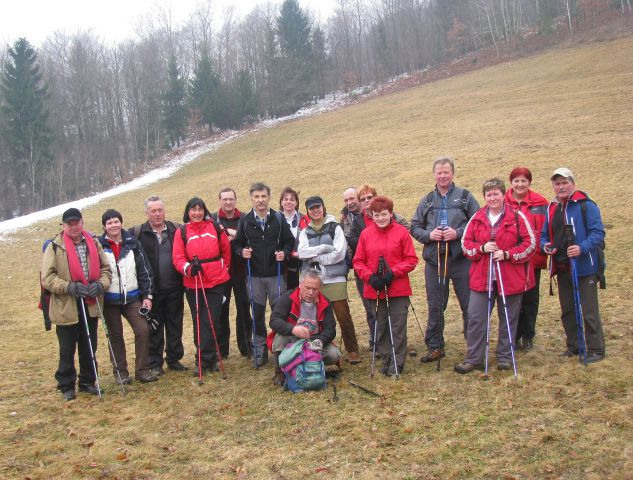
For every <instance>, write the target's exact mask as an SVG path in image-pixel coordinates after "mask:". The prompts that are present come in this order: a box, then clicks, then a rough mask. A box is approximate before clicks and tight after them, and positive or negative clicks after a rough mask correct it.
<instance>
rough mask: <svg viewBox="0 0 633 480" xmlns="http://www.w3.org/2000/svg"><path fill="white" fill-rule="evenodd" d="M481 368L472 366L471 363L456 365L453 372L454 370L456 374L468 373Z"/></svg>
mask: <svg viewBox="0 0 633 480" xmlns="http://www.w3.org/2000/svg"><path fill="white" fill-rule="evenodd" d="M480 368H481V367H480V366H478V365H473V364H472V363H466V362H464V363H458V364H456V365H455V366H454V367H453V370H455V371H456V372H457V373H461V374H464V373H470V372H472V371H473V370H477V369H480Z"/></svg>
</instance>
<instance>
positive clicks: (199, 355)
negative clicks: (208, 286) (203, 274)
mask: <svg viewBox="0 0 633 480" xmlns="http://www.w3.org/2000/svg"><path fill="white" fill-rule="evenodd" d="M194 280H195V282H196V283H195V293H196V329H197V332H198V335H197V337H198V342H197V343H198V344H197V347H198V383H199V384H200V385H202V383H203V382H202V347H201V345H200V304H199V301H198V277H194Z"/></svg>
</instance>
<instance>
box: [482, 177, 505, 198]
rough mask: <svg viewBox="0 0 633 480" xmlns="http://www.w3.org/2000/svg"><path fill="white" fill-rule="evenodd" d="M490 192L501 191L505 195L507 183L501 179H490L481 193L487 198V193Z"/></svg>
mask: <svg viewBox="0 0 633 480" xmlns="http://www.w3.org/2000/svg"><path fill="white" fill-rule="evenodd" d="M490 190H499V191H500V192H501V193H503V194H504V195H505V193H506V185H505V183H503V180H501V179H500V178H490V179H488V180H486V181H485V182H484V184H483V186H482V187H481V191H482V193H483V194H484V197H485V196H486V192H489V191H490Z"/></svg>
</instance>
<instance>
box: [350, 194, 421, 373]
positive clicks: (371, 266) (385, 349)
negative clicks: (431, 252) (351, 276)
mask: <svg viewBox="0 0 633 480" xmlns="http://www.w3.org/2000/svg"><path fill="white" fill-rule="evenodd" d="M367 212H368V213H370V214H371V215H372V218H373V220H374V221H373V222H371V223H369V224H368V225H367V227H366V228H365V229H364V230H363V231H362V233H361V235H360V238H359V240H358V245H357V247H356V254H355V255H354V262H353V264H354V270H355V271H356V274H357V275H358V278H360V279H361V280H362V281H363V282H364V291H363V296H364V297H365V298H366V299H368V300H375V301H376V302H377V310H378V313H377V315H376V324H377V326H376V330H377V332H376V338H377V347H378V352H379V353H380V358H381V359H382V365H383V366H382V373H383V374H384V375H387V376H391V375H395V374H396V373H397V374H400V373H402V371H403V369H404V362H405V359H406V356H407V313H408V309H409V297H410V296H411V284H410V283H409V272H411V271H412V270H413V269H414V268H415V267H416V265H417V264H418V256H417V255H416V253H415V248H414V247H413V241H412V240H411V236H410V235H409V230H407V229H406V228H405V227H403V226H402V225H400V224H399V223H397V222H395V221H394V216H393V201H392V200H391V199H389V198H388V197H384V196H377V197H374V198H373V200H372V201H371V203H370V204H369V206H368V207H367ZM381 259H383V260H382V261H381ZM381 264H382V266H381ZM387 305H388V308H389V315H390V317H391V330H392V332H391V333H392V334H393V347H394V350H395V357H396V363H395V364H394V362H393V352H392V349H391V347H392V345H391V338H390V332H389V326H388V320H387ZM372 335H373V332H372ZM396 367H397V370H396Z"/></svg>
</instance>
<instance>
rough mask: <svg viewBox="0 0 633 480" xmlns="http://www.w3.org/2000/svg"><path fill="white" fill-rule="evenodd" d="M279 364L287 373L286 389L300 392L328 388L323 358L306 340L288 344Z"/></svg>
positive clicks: (280, 356)
mask: <svg viewBox="0 0 633 480" xmlns="http://www.w3.org/2000/svg"><path fill="white" fill-rule="evenodd" d="M279 365H280V367H281V371H282V372H284V374H285V375H286V382H285V383H284V389H285V390H290V391H291V392H292V393H298V392H305V391H308V390H324V389H326V388H327V381H326V379H325V365H324V364H323V358H322V356H321V354H320V353H319V352H315V351H314V350H311V349H310V347H309V345H308V342H306V341H305V340H298V341H296V342H294V343H289V344H288V345H286V348H285V349H284V351H283V352H281V354H280V355H279Z"/></svg>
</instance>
